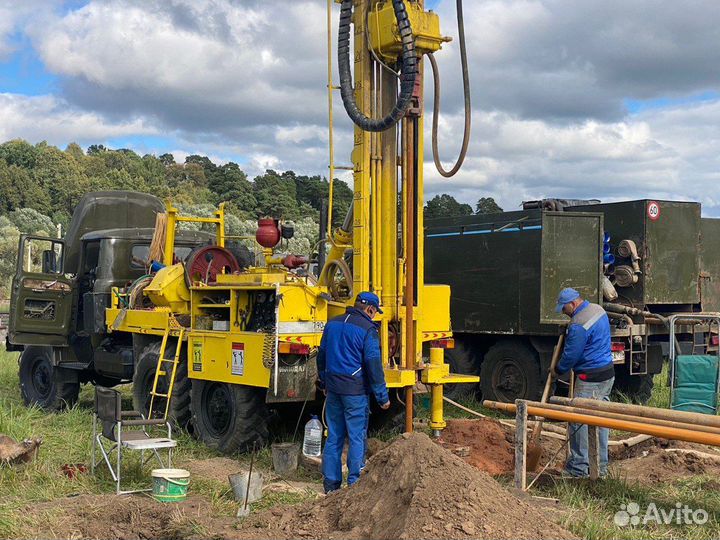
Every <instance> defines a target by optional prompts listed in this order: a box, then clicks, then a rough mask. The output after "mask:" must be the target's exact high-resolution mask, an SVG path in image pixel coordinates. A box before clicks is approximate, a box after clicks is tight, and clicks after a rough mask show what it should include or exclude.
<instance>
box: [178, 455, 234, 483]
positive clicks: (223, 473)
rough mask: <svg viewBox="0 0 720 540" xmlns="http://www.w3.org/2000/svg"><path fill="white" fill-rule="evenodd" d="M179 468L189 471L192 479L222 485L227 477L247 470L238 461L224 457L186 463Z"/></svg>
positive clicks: (226, 481) (226, 480)
mask: <svg viewBox="0 0 720 540" xmlns="http://www.w3.org/2000/svg"><path fill="white" fill-rule="evenodd" d="M180 467H182V468H183V469H187V470H188V471H190V474H191V475H192V478H204V479H208V480H216V481H218V482H222V483H224V484H227V483H228V476H229V475H231V474H234V473H237V472H240V471H243V470H246V469H247V466H243V465H241V464H240V462H239V461H237V460H235V459H230V458H226V457H216V458H210V459H202V460H196V461H186V462H183V463H182V464H180Z"/></svg>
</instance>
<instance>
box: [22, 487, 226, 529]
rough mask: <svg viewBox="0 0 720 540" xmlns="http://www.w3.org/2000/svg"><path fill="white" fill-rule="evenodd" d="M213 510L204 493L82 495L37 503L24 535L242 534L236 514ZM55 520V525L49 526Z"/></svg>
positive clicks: (29, 516) (29, 514) (29, 513)
mask: <svg viewBox="0 0 720 540" xmlns="http://www.w3.org/2000/svg"><path fill="white" fill-rule="evenodd" d="M212 516H213V511H212V507H211V505H210V503H209V502H208V501H206V500H205V499H203V498H201V497H189V498H188V500H186V501H184V502H181V503H176V504H164V503H159V502H156V501H155V500H154V499H152V498H151V497H148V496H140V495H133V496H120V497H118V496H115V495H81V496H78V497H68V498H65V499H60V500H56V501H52V502H48V503H40V504H37V505H35V506H33V508H32V509H31V510H29V512H28V522H29V527H28V528H27V529H26V530H25V532H24V536H26V537H27V538H75V539H81V538H88V539H100V538H118V539H120V538H122V539H125V540H141V539H145V538H160V539H165V538H202V537H207V536H212V537H216V536H225V537H228V538H229V537H233V536H237V530H236V529H235V526H236V524H237V520H235V519H234V518H227V517H212ZM50 520H51V521H52V523H53V526H52V528H51V529H48V526H47V521H50Z"/></svg>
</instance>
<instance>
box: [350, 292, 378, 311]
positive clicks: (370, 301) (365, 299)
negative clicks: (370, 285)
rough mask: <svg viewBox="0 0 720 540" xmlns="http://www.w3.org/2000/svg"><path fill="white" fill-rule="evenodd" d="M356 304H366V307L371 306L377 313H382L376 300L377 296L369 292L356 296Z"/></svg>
mask: <svg viewBox="0 0 720 540" xmlns="http://www.w3.org/2000/svg"><path fill="white" fill-rule="evenodd" d="M355 301H356V302H360V303H361V304H367V305H368V306H372V307H374V308H375V309H377V311H378V313H382V312H383V310H382V309H380V299H379V298H378V296H377V294H375V293H371V292H361V293H360V294H358V295H357V299H356V300H355Z"/></svg>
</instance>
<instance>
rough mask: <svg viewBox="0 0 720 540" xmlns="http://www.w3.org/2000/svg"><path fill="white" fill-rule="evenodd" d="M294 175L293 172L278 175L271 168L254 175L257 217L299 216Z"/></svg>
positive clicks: (292, 217)
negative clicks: (261, 173) (263, 172)
mask: <svg viewBox="0 0 720 540" xmlns="http://www.w3.org/2000/svg"><path fill="white" fill-rule="evenodd" d="M294 176H295V174H294V173H292V174H291V175H289V174H287V173H283V174H282V175H280V174H278V173H276V172H275V171H273V170H267V171H265V174H263V175H260V176H257V177H255V181H254V184H253V187H254V191H255V198H256V199H257V210H258V214H257V215H258V217H261V216H270V217H275V218H282V219H296V218H298V217H299V208H298V203H297V187H296V185H295V179H294Z"/></svg>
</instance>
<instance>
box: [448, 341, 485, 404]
mask: <svg viewBox="0 0 720 540" xmlns="http://www.w3.org/2000/svg"><path fill="white" fill-rule="evenodd" d="M445 363H446V364H450V373H461V374H463V375H479V374H480V362H479V360H478V357H477V354H476V353H475V350H474V348H473V347H472V343H471V342H470V341H469V340H467V339H463V338H455V348H454V349H445ZM478 390H479V387H478V383H463V384H449V385H447V386H445V387H444V392H445V395H446V396H447V397H449V398H450V399H459V398H463V397H469V396H474V395H475V394H476V393H477V392H478Z"/></svg>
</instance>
